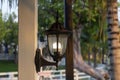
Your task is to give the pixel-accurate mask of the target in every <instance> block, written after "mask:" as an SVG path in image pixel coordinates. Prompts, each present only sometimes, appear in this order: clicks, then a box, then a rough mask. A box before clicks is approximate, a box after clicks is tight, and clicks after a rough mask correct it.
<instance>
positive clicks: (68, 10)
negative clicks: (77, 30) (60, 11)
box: [64, 0, 74, 80]
mask: <svg viewBox="0 0 120 80" xmlns="http://www.w3.org/2000/svg"><path fill="white" fill-rule="evenodd" d="M64 3H65V28H67V29H69V30H71V31H72V30H73V28H72V0H65V2H64ZM73 74H74V72H73V34H72V35H71V36H70V37H69V39H68V46H67V52H66V80H74V77H73Z"/></svg>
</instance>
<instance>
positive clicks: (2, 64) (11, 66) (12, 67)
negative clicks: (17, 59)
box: [0, 60, 18, 72]
mask: <svg viewBox="0 0 120 80" xmlns="http://www.w3.org/2000/svg"><path fill="white" fill-rule="evenodd" d="M13 71H18V66H17V64H15V63H14V61H8V60H0V72H13Z"/></svg>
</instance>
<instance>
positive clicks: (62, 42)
mask: <svg viewBox="0 0 120 80" xmlns="http://www.w3.org/2000/svg"><path fill="white" fill-rule="evenodd" d="M48 43H49V44H48V45H49V50H50V53H51V54H52V55H55V53H56V52H57V47H58V52H59V54H60V55H63V54H64V53H65V50H66V45H67V35H59V37H58V43H57V35H48Z"/></svg>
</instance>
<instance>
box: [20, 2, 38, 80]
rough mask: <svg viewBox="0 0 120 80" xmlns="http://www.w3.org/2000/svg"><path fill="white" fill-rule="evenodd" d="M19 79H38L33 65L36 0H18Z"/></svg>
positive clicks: (35, 38)
mask: <svg viewBox="0 0 120 80" xmlns="http://www.w3.org/2000/svg"><path fill="white" fill-rule="evenodd" d="M18 8H19V9H18V17H19V20H18V21H19V54H18V56H19V58H18V59H19V60H18V78H19V80H38V79H37V74H36V72H35V66H34V56H35V50H36V48H37V22H38V19H37V8H38V5H37V0H19V6H18Z"/></svg>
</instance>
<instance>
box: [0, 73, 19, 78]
mask: <svg viewBox="0 0 120 80" xmlns="http://www.w3.org/2000/svg"><path fill="white" fill-rule="evenodd" d="M0 80H18V72H4V73H0Z"/></svg>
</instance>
